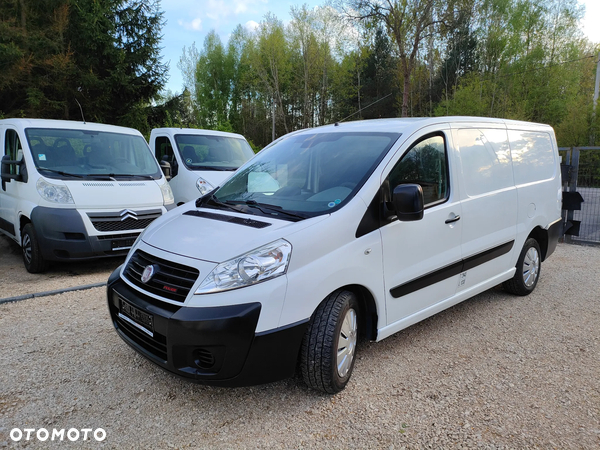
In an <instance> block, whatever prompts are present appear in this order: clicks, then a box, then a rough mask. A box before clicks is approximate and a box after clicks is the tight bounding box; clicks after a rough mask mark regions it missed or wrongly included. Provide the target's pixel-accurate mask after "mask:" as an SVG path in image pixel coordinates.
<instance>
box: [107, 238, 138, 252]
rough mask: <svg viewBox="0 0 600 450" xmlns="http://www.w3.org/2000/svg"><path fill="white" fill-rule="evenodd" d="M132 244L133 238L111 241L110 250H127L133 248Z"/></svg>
mask: <svg viewBox="0 0 600 450" xmlns="http://www.w3.org/2000/svg"><path fill="white" fill-rule="evenodd" d="M134 242H135V238H130V239H119V240H118V241H111V242H110V248H111V250H112V251H118V250H129V249H130V248H131V247H132V246H133V243H134Z"/></svg>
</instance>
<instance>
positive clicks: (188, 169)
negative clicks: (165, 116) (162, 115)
mask: <svg viewBox="0 0 600 450" xmlns="http://www.w3.org/2000/svg"><path fill="white" fill-rule="evenodd" d="M150 148H151V149H152V152H153V153H154V155H155V156H156V159H157V160H158V161H159V162H160V165H161V167H162V169H163V172H165V175H166V176H167V179H168V180H169V185H170V186H171V190H172V191H173V196H174V197H175V203H176V204H177V205H181V204H183V203H185V202H188V201H190V200H195V199H196V198H198V197H199V196H202V195H204V194H206V193H207V192H209V191H212V190H213V189H214V188H216V187H218V186H220V185H221V183H223V181H225V180H226V179H227V178H229V177H230V176H231V174H232V173H233V172H235V171H236V170H237V168H238V167H240V166H241V165H242V164H244V163H245V162H246V161H248V160H249V159H250V158H252V157H253V156H254V152H253V151H252V148H251V147H250V144H248V141H246V138H244V136H242V135H241V134H236V133H227V132H224V131H212V130H200V129H194V128H155V129H154V130H152V132H151V133H150Z"/></svg>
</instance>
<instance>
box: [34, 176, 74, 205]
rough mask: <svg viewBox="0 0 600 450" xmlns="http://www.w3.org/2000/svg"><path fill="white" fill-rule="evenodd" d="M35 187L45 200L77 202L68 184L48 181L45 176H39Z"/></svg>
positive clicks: (67, 202)
mask: <svg viewBox="0 0 600 450" xmlns="http://www.w3.org/2000/svg"><path fill="white" fill-rule="evenodd" d="M35 187H36V188H37V191H38V193H39V194H40V195H41V196H42V198H43V199H44V200H47V201H49V202H52V203H63V204H69V203H71V204H73V203H75V202H74V201H73V197H72V196H71V191H70V190H69V188H68V187H67V186H60V185H58V184H52V183H48V182H47V181H45V180H44V179H43V178H39V179H38V181H37V183H36V185H35Z"/></svg>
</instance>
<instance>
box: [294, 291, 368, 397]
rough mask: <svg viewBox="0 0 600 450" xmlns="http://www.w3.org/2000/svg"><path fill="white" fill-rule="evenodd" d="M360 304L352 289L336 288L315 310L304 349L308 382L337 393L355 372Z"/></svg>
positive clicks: (302, 355)
mask: <svg viewBox="0 0 600 450" xmlns="http://www.w3.org/2000/svg"><path fill="white" fill-rule="evenodd" d="M358 313H359V306H358V300H357V299H356V296H355V295H354V294H353V293H352V292H350V291H336V292H334V293H333V294H331V295H330V296H329V297H327V298H326V299H325V300H324V301H323V303H321V304H320V305H319V307H318V308H317V310H316V311H315V313H314V315H313V317H312V319H311V321H310V323H309V325H308V329H307V330H306V334H305V336H304V340H303V342H302V348H301V350H300V368H301V371H302V378H303V379H304V382H305V383H306V384H307V385H308V386H309V387H311V388H313V389H316V390H319V391H322V392H326V393H328V394H335V393H337V392H340V391H341V390H342V389H344V387H346V384H348V381H349V380H350V376H351V375H352V369H353V368H354V361H355V359H356V343H357V340H358V331H359V330H358V324H359V320H358V319H359V317H358Z"/></svg>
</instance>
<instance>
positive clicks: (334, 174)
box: [207, 132, 400, 220]
mask: <svg viewBox="0 0 600 450" xmlns="http://www.w3.org/2000/svg"><path fill="white" fill-rule="evenodd" d="M399 136H400V134H399V133H364V132H360V133H350V132H332V133H313V134H304V133H303V134H300V135H295V136H290V137H289V138H284V139H283V140H281V141H279V142H276V143H275V144H273V146H271V147H269V148H267V149H265V150H263V151H261V152H260V153H258V155H256V157H255V158H254V159H252V161H250V162H249V163H248V164H247V165H246V166H244V167H242V168H241V169H240V170H239V171H238V172H237V173H236V174H235V175H234V176H233V177H232V178H230V179H229V180H228V181H227V182H226V183H225V184H224V185H223V186H222V187H221V188H220V189H218V190H217V191H216V192H215V193H214V194H213V195H212V196H209V197H210V200H212V204H213V205H220V206H222V207H224V206H225V205H227V206H234V207H235V208H238V209H239V210H242V211H244V212H249V213H253V214H259V215H260V214H262V215H275V216H280V217H281V218H282V219H289V220H300V219H302V218H306V217H312V216H317V215H320V214H327V213H330V212H332V211H335V210H336V209H338V208H341V207H342V206H343V205H344V204H346V203H347V202H348V201H349V200H350V199H351V198H352V197H353V196H354V195H355V194H356V192H358V190H359V189H360V188H361V187H362V185H363V184H364V183H365V181H366V180H367V178H368V177H369V176H370V175H371V173H373V170H375V168H376V167H377V165H378V164H379V162H380V161H381V160H382V158H383V157H384V156H385V154H386V153H387V152H388V150H389V149H390V148H391V146H392V145H393V144H394V142H396V140H397V139H398V137H399ZM207 203H209V202H208V201H207Z"/></svg>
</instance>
